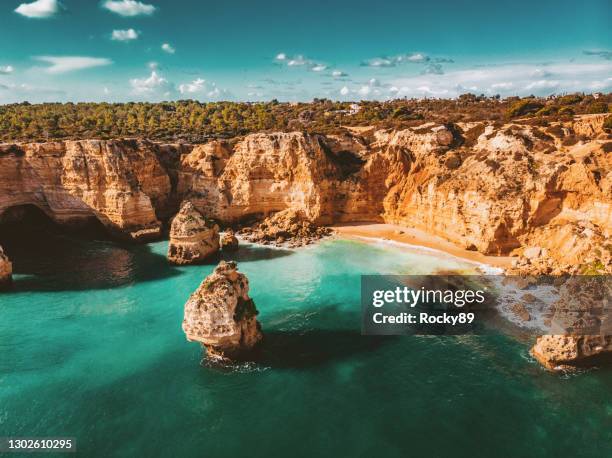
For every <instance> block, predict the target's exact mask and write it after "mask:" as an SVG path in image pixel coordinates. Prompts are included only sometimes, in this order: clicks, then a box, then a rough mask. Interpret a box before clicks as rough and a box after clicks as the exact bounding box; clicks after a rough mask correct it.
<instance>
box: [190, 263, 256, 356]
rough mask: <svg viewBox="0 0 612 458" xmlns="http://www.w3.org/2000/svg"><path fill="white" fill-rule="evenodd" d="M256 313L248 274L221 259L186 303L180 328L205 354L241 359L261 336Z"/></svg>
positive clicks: (234, 264)
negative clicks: (250, 293)
mask: <svg viewBox="0 0 612 458" xmlns="http://www.w3.org/2000/svg"><path fill="white" fill-rule="evenodd" d="M257 314H258V311H257V308H256V307H255V303H254V302H253V299H251V298H250V297H249V281H248V279H247V277H246V276H245V275H244V274H242V273H240V272H238V267H237V266H236V263H235V262H225V261H221V262H220V263H219V265H218V266H217V267H216V268H215V270H214V272H213V273H212V274H210V275H209V276H208V277H206V279H204V281H203V282H202V284H201V285H200V286H199V287H198V289H196V290H195V292H194V293H193V294H192V295H191V297H190V298H189V300H188V301H187V303H186V304H185V316H184V319H183V331H184V332H185V335H186V337H187V340H190V341H194V342H200V343H201V344H202V346H204V347H205V348H206V351H207V356H208V357H212V358H228V359H242V358H245V357H248V355H249V353H250V352H251V351H252V350H253V348H254V347H255V345H257V343H259V341H260V340H261V339H262V337H263V335H262V333H261V326H260V324H259V322H258V321H257V319H256V316H257Z"/></svg>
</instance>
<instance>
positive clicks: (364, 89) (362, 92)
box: [359, 86, 372, 97]
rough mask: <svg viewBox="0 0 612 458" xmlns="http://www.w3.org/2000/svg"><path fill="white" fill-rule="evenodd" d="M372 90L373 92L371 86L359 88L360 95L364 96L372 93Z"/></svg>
mask: <svg viewBox="0 0 612 458" xmlns="http://www.w3.org/2000/svg"><path fill="white" fill-rule="evenodd" d="M370 92H372V88H371V87H370V86H361V87H360V88H359V95H362V96H364V97H367V96H368V95H370Z"/></svg>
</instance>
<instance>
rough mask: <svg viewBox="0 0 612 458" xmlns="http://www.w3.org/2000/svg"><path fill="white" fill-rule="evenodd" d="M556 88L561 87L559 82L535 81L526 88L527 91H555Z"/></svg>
mask: <svg viewBox="0 0 612 458" xmlns="http://www.w3.org/2000/svg"><path fill="white" fill-rule="evenodd" d="M556 87H559V81H550V80H538V81H534V82H533V83H529V84H528V85H527V86H525V89H527V90H532V89H554V88H556Z"/></svg>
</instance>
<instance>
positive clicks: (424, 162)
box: [0, 116, 612, 265]
mask: <svg viewBox="0 0 612 458" xmlns="http://www.w3.org/2000/svg"><path fill="white" fill-rule="evenodd" d="M603 119H604V117H603V116H599V117H597V116H592V117H582V118H577V119H576V120H575V121H572V122H567V123H565V124H558V125H557V124H555V125H551V126H549V127H536V126H528V125H520V124H507V125H504V126H501V127H500V126H494V125H492V124H487V123H470V124H458V125H436V124H433V123H425V124H422V125H420V126H417V127H412V128H407V129H403V130H397V131H394V130H384V129H379V130H373V129H371V130H370V131H368V134H367V136H360V135H358V134H350V133H346V134H344V135H330V136H323V135H315V134H306V133H302V132H291V133H260V134H252V135H248V136H246V137H244V138H238V139H234V140H214V141H211V142H208V143H206V144H203V145H196V146H187V145H160V144H156V143H151V142H147V141H135V140H109V141H98V140H89V141H65V142H59V143H41V144H20V145H2V146H0V219H1V217H2V216H1V215H2V213H3V212H4V211H5V210H6V209H7V208H10V207H13V206H18V205H24V204H33V205H36V206H38V207H39V208H41V209H42V210H43V211H44V212H45V213H47V214H48V215H49V216H50V217H51V218H52V219H54V220H55V221H57V222H60V223H62V224H71V223H75V222H78V221H81V220H85V219H87V218H96V219H98V220H99V221H101V222H102V223H103V224H104V225H105V226H106V227H107V228H109V230H111V231H114V232H116V233H118V234H122V235H124V236H126V237H129V238H132V239H146V238H147V237H153V236H156V235H159V233H160V230H159V229H160V219H161V218H165V217H168V216H170V215H171V214H172V213H173V212H176V205H177V202H179V201H180V200H181V199H185V198H187V199H189V200H190V201H192V202H193V204H194V206H195V207H196V208H197V209H198V210H199V211H200V212H201V213H203V214H205V215H207V217H211V218H214V219H216V220H218V221H222V222H224V223H226V224H229V225H233V224H237V223H243V222H245V221H247V220H251V221H252V220H259V221H261V220H263V219H265V218H266V217H268V216H270V215H274V214H275V213H279V212H283V211H291V212H297V213H299V214H300V215H303V217H302V218H303V220H304V221H308V222H310V223H312V224H314V225H316V226H320V225H329V224H331V223H337V222H355V221H368V222H388V223H394V224H399V225H403V226H407V227H414V228H417V229H421V230H424V231H426V232H428V233H432V234H434V235H437V236H441V237H444V238H445V239H447V240H449V241H451V242H453V243H456V244H458V245H460V246H462V247H464V248H468V249H473V250H478V251H480V252H483V253H486V254H493V255H502V254H503V255H506V254H515V255H520V254H521V252H522V250H523V249H524V248H526V247H530V246H538V247H541V248H542V249H545V250H547V252H548V256H549V257H550V262H551V263H553V264H556V265H559V264H565V265H575V264H576V263H577V262H578V263H579V264H582V263H583V261H584V254H585V253H588V252H592V251H593V250H600V249H606V244H605V243H603V242H602V243H603V245H602V243H600V242H599V241H600V240H606V239H609V237H610V232H611V227H612V158H610V155H609V154H607V153H606V152H605V151H604V143H605V141H606V140H605V139H603V138H600V137H601V136H602V135H603V134H602V133H601V132H600V130H601V129H600V128H599V127H598V126H599V124H601V123H602V122H603ZM589 132H590V133H591V134H592V136H591V137H589V136H588V135H587V134H589ZM579 133H580V134H579ZM568 139H572V141H567V140H568ZM280 214H281V215H283V213H280ZM279 218H281V217H279ZM281 219H284V218H281ZM281 222H282V221H281ZM283 230H284V229H283ZM256 232H257V231H256ZM264 232H265V231H264ZM268 232H270V231H268ZM281 232H282V231H281ZM281 237H282V236H281ZM268 238H269V237H268V236H266V239H268ZM591 242H592V243H591ZM594 261H595V262H597V260H594Z"/></svg>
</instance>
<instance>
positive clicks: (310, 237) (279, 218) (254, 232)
mask: <svg viewBox="0 0 612 458" xmlns="http://www.w3.org/2000/svg"><path fill="white" fill-rule="evenodd" d="M241 233H242V234H243V235H244V237H245V238H246V239H247V240H249V241H251V242H258V243H264V244H273V245H278V246H284V245H286V246H289V247H296V246H304V245H308V244H310V243H313V242H315V241H317V240H319V239H321V238H323V237H327V236H329V235H331V234H332V230H331V229H330V228H328V227H321V226H317V225H316V224H314V223H313V222H312V221H310V220H309V219H308V218H307V217H306V215H305V214H304V213H303V212H301V211H299V210H294V209H287V210H283V211H280V212H278V213H275V214H274V215H272V216H270V217H268V218H266V219H265V220H263V221H262V222H260V223H257V224H255V225H254V226H253V227H252V228H248V229H247V230H243V231H242V232H241Z"/></svg>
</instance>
